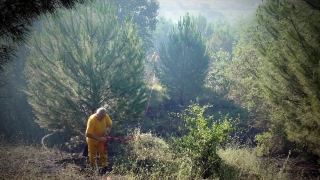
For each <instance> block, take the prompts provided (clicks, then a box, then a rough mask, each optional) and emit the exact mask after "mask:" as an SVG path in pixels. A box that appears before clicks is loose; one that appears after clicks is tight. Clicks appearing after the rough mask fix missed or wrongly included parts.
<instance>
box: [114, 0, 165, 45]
mask: <svg viewBox="0 0 320 180" xmlns="http://www.w3.org/2000/svg"><path fill="white" fill-rule="evenodd" d="M112 2H115V3H116V4H117V5H118V9H119V11H118V19H119V21H120V22H121V23H123V22H125V17H126V15H127V14H130V16H132V17H133V23H135V24H137V26H138V34H139V36H140V37H141V38H142V40H143V48H144V50H145V51H148V50H149V48H150V47H152V45H153V39H152V33H153V32H154V31H155V30H156V24H157V21H158V20H157V16H158V9H159V2H158V1H157V0H113V1H112Z"/></svg>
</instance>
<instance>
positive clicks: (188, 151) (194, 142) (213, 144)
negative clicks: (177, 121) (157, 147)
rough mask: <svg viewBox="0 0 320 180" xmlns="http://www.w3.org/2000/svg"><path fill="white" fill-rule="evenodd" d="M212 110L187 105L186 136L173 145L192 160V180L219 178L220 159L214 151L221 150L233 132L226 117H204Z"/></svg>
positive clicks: (231, 125)
mask: <svg viewBox="0 0 320 180" xmlns="http://www.w3.org/2000/svg"><path fill="white" fill-rule="evenodd" d="M209 107H211V106H210V105H205V106H203V107H200V106H199V104H193V105H190V106H189V108H187V109H186V110H184V111H183V112H182V117H183V119H184V121H185V126H186V128H187V134H186V135H185V136H183V137H182V138H181V139H176V140H175V143H174V145H175V146H176V150H177V151H178V153H179V155H180V156H181V157H183V156H184V157H188V158H190V159H191V161H192V165H193V166H192V175H191V176H192V178H198V177H202V178H208V177H218V176H219V169H220V165H221V158H220V157H219V156H218V154H217V151H218V149H219V147H223V146H224V145H225V143H226V141H227V140H229V138H230V135H229V134H230V133H231V132H232V131H233V130H234V129H235V128H234V127H235V124H234V123H233V121H232V119H228V116H224V117H222V118H220V119H218V120H214V118H213V116H208V117H204V111H205V110H206V109H207V108H209Z"/></svg>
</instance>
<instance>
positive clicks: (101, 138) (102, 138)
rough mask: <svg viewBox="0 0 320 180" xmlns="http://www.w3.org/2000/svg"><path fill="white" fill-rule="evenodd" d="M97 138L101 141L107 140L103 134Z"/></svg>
mask: <svg viewBox="0 0 320 180" xmlns="http://www.w3.org/2000/svg"><path fill="white" fill-rule="evenodd" d="M99 140H100V141H103V142H106V141H107V138H106V137H104V136H102V137H100V138H99Z"/></svg>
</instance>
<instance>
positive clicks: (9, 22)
mask: <svg viewBox="0 0 320 180" xmlns="http://www.w3.org/2000/svg"><path fill="white" fill-rule="evenodd" d="M85 1H86V0H55V1H47V0H37V1H34V0H24V1H19V0H1V3H0V20H1V24H0V70H3V67H4V66H5V65H6V64H7V63H8V62H9V61H11V60H12V59H13V58H15V57H16V53H17V51H18V48H19V46H20V45H21V44H23V43H24V42H25V41H26V40H27V39H28V38H27V37H28V35H29V33H30V31H31V29H32V25H33V22H34V21H36V20H37V19H38V18H39V16H40V15H42V14H55V12H56V11H57V10H58V9H59V8H67V9H71V8H74V7H75V6H76V4H83V3H84V2H85Z"/></svg>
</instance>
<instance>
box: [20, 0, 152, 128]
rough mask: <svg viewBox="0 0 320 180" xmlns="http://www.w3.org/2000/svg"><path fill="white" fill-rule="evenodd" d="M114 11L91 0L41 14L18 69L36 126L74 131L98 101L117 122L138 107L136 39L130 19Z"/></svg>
mask: <svg viewBox="0 0 320 180" xmlns="http://www.w3.org/2000/svg"><path fill="white" fill-rule="evenodd" d="M117 11H118V10H117V8H116V6H114V5H111V4H110V3H109V2H108V1H97V3H95V4H92V5H88V6H79V7H77V11H75V10H73V11H61V12H59V14H58V17H59V18H57V19H53V18H50V17H44V18H43V19H42V21H41V29H38V30H37V31H36V32H35V33H34V34H33V36H32V38H31V40H30V43H29V44H30V46H29V47H30V50H31V52H32V53H31V55H30V56H29V58H28V61H27V66H26V69H25V73H24V74H25V77H26V80H27V83H28V89H26V93H27V94H28V95H29V99H28V102H29V103H30V104H31V105H32V107H33V109H34V112H35V115H36V117H37V123H39V124H40V126H41V127H43V128H45V129H48V130H51V131H64V132H68V134H74V133H76V132H78V131H83V130H84V129H85V127H86V121H87V118H88V116H89V115H90V114H91V113H92V111H93V110H94V109H96V108H98V107H101V106H104V107H106V108H107V109H108V111H109V112H108V113H109V114H110V117H111V118H112V119H113V120H116V122H117V126H115V127H118V128H119V127H121V126H122V125H123V123H124V122H125V121H126V122H127V121H134V120H137V118H139V116H140V115H141V113H142V112H143V108H144V107H145V102H146V93H145V90H146V88H145V84H144V81H143V73H144V66H143V59H144V53H143V52H142V48H141V40H140V38H139V37H138V35H137V29H136V27H135V26H134V25H132V23H130V22H129V21H126V22H125V23H123V24H122V25H120V24H119V23H118V20H117ZM128 19H129V18H128Z"/></svg>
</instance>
